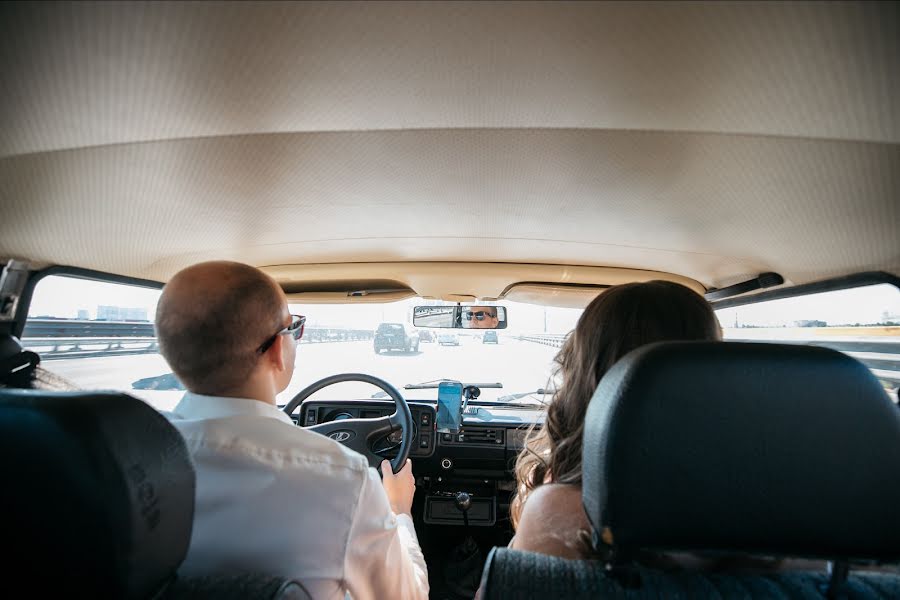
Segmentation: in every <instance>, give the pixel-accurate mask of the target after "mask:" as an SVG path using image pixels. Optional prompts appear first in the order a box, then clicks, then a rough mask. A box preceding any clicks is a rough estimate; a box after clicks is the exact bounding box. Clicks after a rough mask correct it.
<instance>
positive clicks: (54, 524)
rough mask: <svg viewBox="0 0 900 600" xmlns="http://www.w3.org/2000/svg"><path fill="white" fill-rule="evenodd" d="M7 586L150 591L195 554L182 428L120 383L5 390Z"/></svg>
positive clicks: (119, 593) (1, 435)
mask: <svg viewBox="0 0 900 600" xmlns="http://www.w3.org/2000/svg"><path fill="white" fill-rule="evenodd" d="M0 456H2V457H3V462H2V471H0V476H2V480H3V487H4V492H3V493H2V494H0V498H2V500H0V515H2V516H0V518H2V519H3V520H4V526H3V532H4V534H3V540H4V543H5V545H6V547H7V552H6V553H5V558H4V559H3V561H4V562H3V567H4V572H5V573H6V575H5V580H4V585H9V584H14V581H15V582H20V583H24V582H29V581H30V582H31V585H33V586H34V589H35V591H36V592H38V593H39V595H51V592H53V591H58V592H61V593H65V594H67V595H69V594H75V595H77V596H84V597H94V598H99V597H104V598H113V597H115V598H149V597H152V596H154V595H155V594H157V593H158V592H159V591H160V590H161V589H163V588H164V587H165V586H166V584H167V583H168V582H169V581H170V580H171V579H172V578H173V577H174V574H175V571H176V569H177V568H178V566H179V565H180V564H181V562H182V561H183V560H184V557H185V555H186V554H187V549H188V545H189V543H190V538H191V526H192V521H193V514H194V469H193V465H192V463H191V460H190V456H189V454H188V452H187V448H186V446H185V443H184V441H183V439H182V437H181V435H180V434H179V433H178V431H177V430H176V429H175V428H174V427H173V426H172V425H171V424H170V423H169V422H168V421H167V420H166V419H165V418H164V417H163V416H162V415H161V414H159V413H158V412H157V411H156V410H154V409H153V408H152V407H150V406H149V405H147V404H145V403H144V402H142V401H140V400H137V399H135V398H132V397H130V396H126V395H124V394H117V393H82V392H79V393H71V392H69V393H59V392H56V393H54V392H42V391H35V390H0Z"/></svg>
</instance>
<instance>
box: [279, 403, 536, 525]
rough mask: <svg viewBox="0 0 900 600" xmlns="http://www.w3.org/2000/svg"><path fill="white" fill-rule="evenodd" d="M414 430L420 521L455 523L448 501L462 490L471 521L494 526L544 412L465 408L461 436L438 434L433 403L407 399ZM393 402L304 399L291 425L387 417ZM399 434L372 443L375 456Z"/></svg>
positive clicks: (388, 450)
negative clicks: (519, 460)
mask: <svg viewBox="0 0 900 600" xmlns="http://www.w3.org/2000/svg"><path fill="white" fill-rule="evenodd" d="M407 403H408V404H409V408H410V411H411V412H412V416H413V422H414V423H415V430H414V436H413V445H412V449H411V450H410V458H411V459H412V460H413V473H414V475H415V477H416V482H417V486H418V487H419V488H420V489H421V490H423V491H424V493H425V502H424V516H423V518H424V522H425V523H427V524H435V525H440V524H447V525H453V524H459V522H460V519H461V516H460V513H459V511H457V510H456V508H455V507H454V506H453V504H452V500H451V499H450V497H451V496H452V494H455V493H457V492H459V491H466V492H467V493H469V494H470V495H471V496H472V497H473V505H472V509H471V510H470V511H469V522H470V524H472V525H475V526H477V525H493V524H494V523H495V522H496V521H497V518H498V516H497V515H498V511H499V512H501V513H502V512H503V510H504V508H506V507H508V497H509V495H510V493H511V492H512V491H513V490H514V489H515V486H514V478H513V475H512V468H513V466H514V464H515V460H516V457H517V456H518V454H519V452H520V451H521V450H522V448H523V446H524V440H525V436H526V435H527V433H528V431H529V430H530V429H531V428H532V427H534V426H540V424H541V423H542V421H543V417H544V411H543V410H541V409H540V407H538V406H534V407H522V406H521V405H516V406H511V407H507V406H489V407H488V406H477V405H469V406H468V407H467V408H466V411H465V413H464V414H463V422H462V428H461V429H460V431H459V433H456V434H451V433H439V432H438V431H437V429H436V425H435V416H436V402H435V401H434V400H407ZM394 410H395V407H394V403H393V401H387V400H307V401H305V402H304V403H303V404H302V405H301V406H300V410H299V412H298V413H297V414H295V415H294V416H293V419H294V421H295V423H297V424H298V425H299V426H302V427H308V426H312V425H317V424H321V423H327V422H330V421H337V420H342V419H367V418H378V417H383V416H387V415H390V414H392V413H393V412H394ZM399 442H400V439H399V432H395V433H393V434H391V435H390V436H387V437H385V438H383V439H380V440H375V441H374V443H373V446H372V450H373V452H375V453H376V454H379V455H380V456H384V457H385V458H391V457H393V456H395V455H396V448H397V446H399Z"/></svg>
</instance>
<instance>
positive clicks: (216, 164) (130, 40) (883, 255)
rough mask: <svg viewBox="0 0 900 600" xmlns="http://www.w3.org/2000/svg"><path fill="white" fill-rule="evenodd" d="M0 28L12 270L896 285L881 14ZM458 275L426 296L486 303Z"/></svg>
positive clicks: (100, 17) (534, 11)
mask: <svg viewBox="0 0 900 600" xmlns="http://www.w3.org/2000/svg"><path fill="white" fill-rule="evenodd" d="M0 23H2V24H0V28H2V29H0V59H2V62H0V66H2V68H0V90H2V91H0V201H2V205H0V210H2V212H0V256H3V257H11V256H14V257H17V258H26V259H30V260H31V261H33V263H34V265H35V266H41V265H47V264H66V265H74V266H79V267H86V268H93V269H97V270H101V271H108V272H112V273H117V274H124V275H131V276H137V277H144V278H149V279H155V280H159V281H165V280H166V279H168V277H170V276H171V275H172V274H173V273H174V272H175V271H176V270H177V269H179V268H180V267H182V266H184V265H187V264H190V263H191V262H195V261H197V260H202V259H208V258H233V259H238V260H242V261H245V262H249V263H251V264H255V265H259V266H267V265H290V264H306V263H312V264H322V263H353V264H358V263H366V262H372V263H388V262H389V263H397V262H409V261H414V262H417V261H423V262H434V261H448V262H466V261H473V262H490V263H498V262H499V263H523V264H557V265H584V266H604V267H619V268H630V269H637V270H640V271H662V272H667V273H674V274H678V275H679V276H682V277H686V278H689V279H694V280H696V281H699V282H701V283H702V284H703V285H705V286H707V287H712V286H716V287H722V286H724V285H728V284H729V283H733V282H735V281H738V280H741V279H744V278H746V277H749V276H754V275H756V274H758V273H760V272H763V271H770V270H771V271H776V272H779V273H781V274H782V275H783V276H784V277H785V278H786V279H787V280H788V281H789V282H792V283H803V282H807V281H813V280H818V279H824V278H827V277H831V276H837V275H843V274H848V273H853V272H859V271H864V270H885V271H888V272H892V273H894V274H900V240H898V236H897V230H898V225H900V200H898V198H900V102H898V98H900V81H898V79H900V78H898V73H900V9H898V5H897V4H896V3H892V4H885V3H865V4H864V3H852V4H839V3H827V4H826V3H822V4H785V3H762V4H736V3H709V4H683V3H678V4H676V3H671V4H670V3H659V4H639V3H613V4H589V3H574V4H564V3H562V4H561V3H546V4H541V3H523V4H517V3H447V4H440V3H421V4H413V3H382V4H376V3H365V4H355V5H354V4H349V3H332V4H315V3H303V4H287V3H272V4H262V3H234V4H213V3H198V4H186V3H151V4H136V3H128V4H112V3H100V4H76V3H72V4H65V5H49V6H46V5H41V4H34V5H14V6H10V5H9V4H4V5H2V6H0ZM348 268H350V269H352V267H348ZM409 268H410V269H413V270H414V267H409ZM485 268H486V269H492V268H493V267H485ZM298 272H299V271H298ZM370 272H371V268H370V267H366V268H360V269H358V271H357V276H356V278H357V279H359V280H364V279H366V278H367V277H369V273H370ZM485 272H487V271H485ZM594 273H595V274H596V272H594ZM347 276H348V277H349V276H350V275H347ZM475 281H476V280H475V279H473V280H472V284H471V286H470V289H465V290H462V289H457V288H458V287H459V285H460V282H459V281H457V280H454V281H453V282H452V285H453V286H454V287H453V288H452V289H451V288H450V287H449V285H451V284H450V283H449V282H448V287H446V288H445V289H440V287H441V286H440V284H439V283H431V284H429V286H430V287H428V291H427V294H428V295H432V294H433V295H444V296H446V295H448V294H456V293H461V294H466V293H469V294H473V295H478V296H485V297H488V296H492V294H493V293H494V291H493V290H492V288H491V286H488V285H484V286H483V287H481V288H477V287H476V286H477V285H478V284H476V283H475ZM550 281H553V279H552V278H551V280H550ZM417 291H419V290H417ZM419 293H426V292H424V291H419Z"/></svg>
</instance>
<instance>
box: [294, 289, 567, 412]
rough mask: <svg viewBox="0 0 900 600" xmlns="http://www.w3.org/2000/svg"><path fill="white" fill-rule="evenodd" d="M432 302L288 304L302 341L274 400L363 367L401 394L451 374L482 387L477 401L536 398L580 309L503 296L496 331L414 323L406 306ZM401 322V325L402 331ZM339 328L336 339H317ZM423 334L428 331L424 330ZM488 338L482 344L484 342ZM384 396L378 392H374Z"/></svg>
mask: <svg viewBox="0 0 900 600" xmlns="http://www.w3.org/2000/svg"><path fill="white" fill-rule="evenodd" d="M425 304H429V305H433V304H434V301H426V300H422V299H420V298H414V299H410V300H405V301H402V302H394V303H391V304H329V305H322V304H316V305H293V304H292V305H291V307H290V308H291V312H292V313H298V314H303V315H306V316H307V321H306V328H307V332H308V333H307V334H304V342H306V337H307V335H310V334H311V335H310V340H309V342H308V343H301V344H300V346H299V347H298V350H297V363H296V366H295V369H296V370H295V372H294V378H293V380H292V381H291V384H290V386H289V387H288V389H287V390H285V391H284V392H282V394H281V395H280V396H279V402H281V403H284V402H287V401H288V400H289V399H290V398H291V397H292V396H294V395H295V394H296V393H297V392H299V391H300V390H302V389H303V388H304V387H306V386H307V385H309V384H310V383H312V382H314V381H316V380H318V379H321V378H323V377H326V376H328V375H333V374H335V373H368V374H370V375H375V376H376V377H381V378H382V379H384V380H386V381H388V382H389V383H391V384H392V385H394V386H395V387H397V388H398V389H400V392H401V393H402V394H403V395H404V397H406V398H408V399H424V400H435V399H437V389H436V387H437V382H439V381H440V380H441V379H451V380H456V381H461V382H463V383H469V384H479V383H481V384H501V385H502V387H499V388H489V387H482V388H481V395H480V397H479V398H478V402H504V403H508V402H515V403H520V404H521V403H528V404H541V403H542V402H543V401H546V400H549V396H543V395H541V394H536V393H535V392H537V390H539V389H547V388H548V387H549V386H550V385H551V384H550V378H551V375H552V372H553V358H554V356H555V355H556V353H557V351H558V350H559V345H560V344H561V342H562V338H563V336H565V334H567V333H568V332H569V331H571V330H572V329H573V328H574V327H575V323H576V322H577V321H578V318H579V317H580V316H581V313H582V310H581V309H568V308H555V307H543V306H535V305H531V304H520V303H515V302H503V303H502V306H506V307H507V308H508V311H509V326H508V328H507V329H502V330H498V331H475V330H453V329H424V328H420V329H416V328H414V327H412V325H411V322H412V313H413V307H415V306H418V305H425ZM404 325H405V326H406V328H405V329H404ZM341 332H346V334H345V336H346V337H348V338H352V339H347V340H346V341H342V342H340V343H334V342H333V343H321V341H320V340H331V339H334V337H335V336H340V335H341ZM426 332H430V333H431V334H432V335H427V333H426ZM485 340H487V342H488V343H485ZM424 383H434V385H435V389H417V390H404V389H403V386H404V385H407V384H424ZM373 395H379V390H378V389H376V388H373V387H372V386H370V385H368V384H361V383H360V384H357V383H345V384H339V385H336V386H333V387H331V388H327V389H325V390H322V391H321V392H319V393H317V394H316V395H315V397H316V398H325V399H348V398H369V397H371V396H373ZM381 397H383V395H382V396H381Z"/></svg>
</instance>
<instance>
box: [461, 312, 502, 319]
mask: <svg viewBox="0 0 900 600" xmlns="http://www.w3.org/2000/svg"><path fill="white" fill-rule="evenodd" d="M463 316H465V317H466V321H471V320H472V318H473V317H474V319H475V320H476V321H484V320H485V319H486V318H487V317H491V318H494V317H496V316H497V315H495V314H493V313H490V312H488V311H486V310H479V311H476V312H465V313H463Z"/></svg>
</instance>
